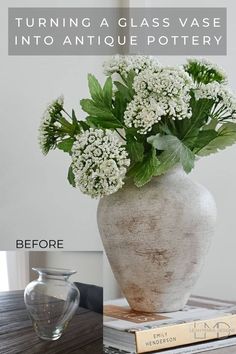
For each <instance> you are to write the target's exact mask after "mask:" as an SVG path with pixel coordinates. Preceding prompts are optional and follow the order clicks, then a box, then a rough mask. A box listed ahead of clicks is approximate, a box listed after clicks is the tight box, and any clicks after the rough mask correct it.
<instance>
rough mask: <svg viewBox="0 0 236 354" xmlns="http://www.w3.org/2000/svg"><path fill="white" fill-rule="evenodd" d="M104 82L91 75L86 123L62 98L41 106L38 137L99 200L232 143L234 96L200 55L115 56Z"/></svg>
mask: <svg viewBox="0 0 236 354" xmlns="http://www.w3.org/2000/svg"><path fill="white" fill-rule="evenodd" d="M104 72H105V75H106V76H107V79H106V81H105V84H104V86H103V87H102V86H101V85H100V84H99V82H98V81H97V79H96V78H95V77H94V76H93V75H91V74H89V75H88V85H89V90H90V94H91V98H89V99H82V100H81V101H80V104H81V107H82V109H83V111H84V112H85V113H86V114H87V117H86V118H85V120H79V119H78V118H77V117H76V114H75V111H74V110H72V112H71V114H70V113H68V112H67V111H66V110H65V108H64V100H63V97H59V98H58V99H57V100H55V101H54V102H52V103H51V104H50V105H49V107H48V108H47V109H46V111H45V113H44V115H43V118H42V122H41V125H40V129H39V141H40V147H41V150H42V152H43V153H44V154H45V155H46V154H47V153H48V152H49V150H51V149H55V148H58V149H61V150H63V151H64V152H66V153H68V154H69V155H70V156H71V161H72V162H71V165H70V168H69V173H68V180H69V182H70V183H71V185H72V186H74V187H78V188H79V189H80V190H81V191H82V192H83V193H85V194H88V195H90V196H91V197H95V198H99V197H103V196H106V195H109V194H112V193H115V192H116V191H117V190H119V189H120V188H122V186H123V184H124V183H125V181H126V179H128V178H129V179H132V180H133V182H134V184H135V185H136V186H137V187H142V186H143V185H145V184H146V183H148V182H149V181H150V180H151V179H152V177H154V176H160V175H162V174H164V173H166V172H167V171H168V170H169V169H171V168H173V166H175V165H176V164H181V165H182V166H183V169H184V171H185V172H186V173H189V172H190V171H191V170H192V168H193V167H194V162H195V159H196V157H197V156H206V155H209V154H212V153H216V152H217V151H219V150H222V149H225V148H226V147H227V146H230V145H232V144H234V143H235V142H236V123H235V119H236V98H235V96H234V95H233V94H232V93H231V91H230V90H229V89H228V86H227V77H226V74H225V72H224V71H223V70H222V69H220V68H219V67H218V66H217V65H215V64H213V63H210V62H209V61H207V60H205V59H188V60H187V62H186V64H185V65H183V66H173V67H172V66H163V65H161V64H160V63H159V62H158V61H157V60H155V59H154V58H151V57H146V56H115V57H112V58H111V59H110V60H109V61H107V62H106V63H105V64H104Z"/></svg>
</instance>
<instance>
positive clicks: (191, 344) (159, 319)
mask: <svg viewBox="0 0 236 354" xmlns="http://www.w3.org/2000/svg"><path fill="white" fill-rule="evenodd" d="M233 345H236V303H232V302H228V301H222V300H215V299H209V298H204V297H199V296H192V297H191V298H190V300H189V302H188V304H187V305H186V306H185V308H184V309H183V310H182V311H178V312H171V313H161V314H157V313H155V314H148V313H140V312H135V311H132V310H131V309H130V307H129V305H128V303H127V302H126V300H125V299H117V300H113V301H110V302H107V303H106V304H105V306H104V353H107V354H118V353H121V354H123V353H124V354H125V353H163V354H187V353H201V352H205V351H208V350H214V349H217V348H223V347H229V346H233ZM235 352H236V350H235Z"/></svg>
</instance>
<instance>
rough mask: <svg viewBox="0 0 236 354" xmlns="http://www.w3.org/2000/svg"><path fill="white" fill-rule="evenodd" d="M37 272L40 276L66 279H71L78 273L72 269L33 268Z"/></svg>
mask: <svg viewBox="0 0 236 354" xmlns="http://www.w3.org/2000/svg"><path fill="white" fill-rule="evenodd" d="M32 269H33V270H34V271H35V272H37V273H39V274H45V275H52V276H53V275H54V276H64V277H69V276H71V275H73V274H75V273H77V271H76V270H72V269H64V268H52V267H49V268H43V267H33V268H32Z"/></svg>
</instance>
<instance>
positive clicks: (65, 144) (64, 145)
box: [57, 138, 74, 152]
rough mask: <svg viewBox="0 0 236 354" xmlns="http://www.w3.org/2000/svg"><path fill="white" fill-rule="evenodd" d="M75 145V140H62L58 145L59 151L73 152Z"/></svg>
mask: <svg viewBox="0 0 236 354" xmlns="http://www.w3.org/2000/svg"><path fill="white" fill-rule="evenodd" d="M73 144H74V139H73V138H67V139H64V140H62V141H61V142H60V143H58V144H57V147H58V149H60V150H63V151H64V152H71V149H72V146H73Z"/></svg>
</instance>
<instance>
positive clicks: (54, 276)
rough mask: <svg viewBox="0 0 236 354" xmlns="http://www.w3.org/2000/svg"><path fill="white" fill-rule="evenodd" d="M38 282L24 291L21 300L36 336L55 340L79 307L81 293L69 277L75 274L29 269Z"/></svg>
mask: <svg viewBox="0 0 236 354" xmlns="http://www.w3.org/2000/svg"><path fill="white" fill-rule="evenodd" d="M32 269H33V270H34V271H36V272H37V273H38V279H36V280H34V281H32V282H31V283H29V284H28V285H27V287H26V288H25V293H24V300H25V305H26V308H27V311H28V313H29V315H30V318H31V320H32V323H33V327H34V329H35V331H36V333H37V335H38V336H39V337H40V338H41V339H44V340H57V339H59V338H60V337H61V335H62V332H63V331H64V329H65V328H66V326H67V324H68V323H69V321H70V320H71V318H72V317H73V315H74V314H75V312H76V311H77V309H78V306H79V299H80V294H79V290H78V289H77V288H76V287H75V285H74V284H73V283H71V282H69V280H68V279H69V277H70V276H71V275H72V274H75V273H76V271H73V270H68V269H59V268H32Z"/></svg>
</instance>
